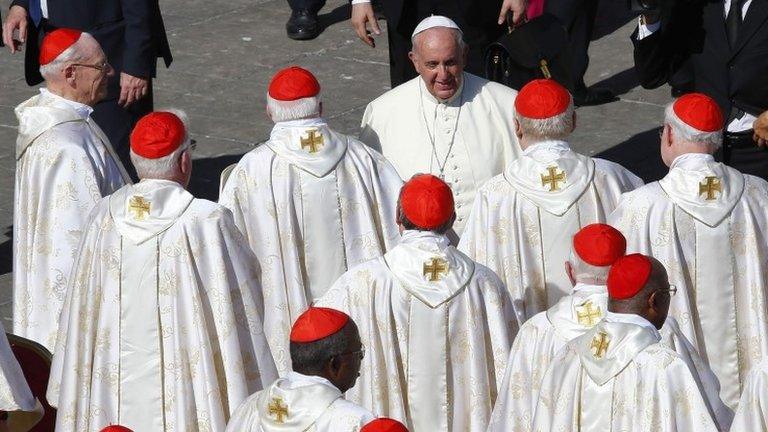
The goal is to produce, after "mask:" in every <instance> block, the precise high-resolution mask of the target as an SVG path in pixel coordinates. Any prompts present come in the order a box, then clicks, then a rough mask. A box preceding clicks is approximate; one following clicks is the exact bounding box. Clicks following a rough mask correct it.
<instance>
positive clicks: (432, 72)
mask: <svg viewBox="0 0 768 432" xmlns="http://www.w3.org/2000/svg"><path fill="white" fill-rule="evenodd" d="M408 56H409V57H410V59H411V61H412V62H413V66H414V67H415V68H416V72H418V73H419V75H421V79H422V80H424V84H425V85H426V87H427V90H428V91H429V93H431V94H432V96H434V97H436V98H437V99H440V100H446V99H450V98H451V97H453V95H455V94H456V91H457V90H458V89H459V87H460V86H461V80H462V73H463V72H464V66H465V65H466V60H467V49H466V47H462V45H461V44H460V43H459V41H458V39H457V30H455V29H449V28H446V27H435V28H431V29H429V30H425V31H423V32H421V33H419V34H418V35H417V36H416V39H415V41H414V45H413V51H411V52H410V53H409V54H408Z"/></svg>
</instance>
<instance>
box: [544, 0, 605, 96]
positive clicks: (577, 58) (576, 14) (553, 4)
mask: <svg viewBox="0 0 768 432" xmlns="http://www.w3.org/2000/svg"><path fill="white" fill-rule="evenodd" d="M597 6H598V0H547V1H546V2H545V4H544V8H545V12H547V13H550V14H552V15H554V16H555V18H557V19H558V20H560V22H561V23H563V25H564V26H565V28H566V29H567V30H568V35H569V37H570V42H569V44H568V45H569V46H568V51H569V52H570V54H571V63H572V69H571V72H572V73H573V75H572V76H573V82H574V84H575V86H574V88H575V89H576V90H579V89H584V88H585V87H586V86H585V85H584V74H585V73H586V72H587V67H589V43H590V41H591V40H592V33H593V30H594V28H595V16H596V15H597Z"/></svg>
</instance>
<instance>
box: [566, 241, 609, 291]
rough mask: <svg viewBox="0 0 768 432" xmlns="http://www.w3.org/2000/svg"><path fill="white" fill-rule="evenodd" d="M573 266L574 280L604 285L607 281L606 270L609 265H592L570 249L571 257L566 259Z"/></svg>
mask: <svg viewBox="0 0 768 432" xmlns="http://www.w3.org/2000/svg"><path fill="white" fill-rule="evenodd" d="M568 262H569V263H571V267H572V268H573V277H574V279H576V282H581V283H583V284H588V285H605V284H606V283H607V282H608V271H609V270H610V269H611V266H594V265H592V264H588V263H587V262H586V261H584V260H583V259H581V257H580V256H579V255H578V254H577V253H575V252H574V251H573V249H571V257H570V258H569V259H568Z"/></svg>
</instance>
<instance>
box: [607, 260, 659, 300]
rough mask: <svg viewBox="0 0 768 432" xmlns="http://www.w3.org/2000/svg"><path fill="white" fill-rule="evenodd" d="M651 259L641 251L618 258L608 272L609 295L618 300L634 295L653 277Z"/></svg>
mask: <svg viewBox="0 0 768 432" xmlns="http://www.w3.org/2000/svg"><path fill="white" fill-rule="evenodd" d="M652 268H653V266H652V264H651V260H650V259H649V258H648V257H647V256H645V255H643V254H639V253H635V254H630V255H625V256H623V257H621V258H619V259H617V260H616V262H615V263H613V265H612V266H611V270H610V271H609V272H608V296H609V297H610V298H612V299H616V300H624V299H628V298H632V297H634V296H635V295H636V294H637V293H639V292H640V290H642V289H643V287H644V286H645V284H646V283H648V278H650V277H651V270H652Z"/></svg>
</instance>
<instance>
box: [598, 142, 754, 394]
mask: <svg viewBox="0 0 768 432" xmlns="http://www.w3.org/2000/svg"><path fill="white" fill-rule="evenodd" d="M766 202H768V183H766V182H765V181H764V180H762V179H759V178H757V177H753V176H749V175H743V174H741V173H740V172H738V171H736V170H734V169H732V168H729V167H727V166H725V165H723V164H721V163H718V162H715V161H714V158H713V157H712V156H711V155H707V154H686V155H682V156H680V157H678V158H677V159H675V161H674V162H673V164H672V168H671V169H670V171H669V173H668V174H667V176H666V177H664V178H663V179H662V180H660V181H659V182H655V183H651V184H648V185H647V186H645V187H643V188H640V189H638V190H637V191H634V192H632V193H629V194H627V195H625V196H624V197H622V200H621V202H620V203H619V206H618V207H617V209H616V211H615V212H614V213H613V214H612V215H611V216H610V219H609V221H610V223H611V224H612V225H614V226H616V227H617V228H619V229H620V230H621V231H622V232H623V233H624V235H625V236H626V237H627V250H629V251H637V252H642V253H646V254H650V255H652V256H654V257H656V258H658V259H659V261H661V262H662V263H663V264H664V265H665V267H666V268H667V272H668V273H669V279H670V282H671V283H672V284H674V285H675V286H676V287H677V289H678V295H676V296H675V297H673V298H672V303H671V305H670V315H671V316H674V317H676V318H677V320H678V322H679V323H680V327H681V329H682V331H683V333H684V334H685V335H686V336H687V337H688V338H689V339H690V340H691V341H692V342H693V344H694V346H695V347H696V348H697V349H698V351H699V353H701V356H702V357H703V358H704V359H705V361H707V362H708V364H709V365H710V366H711V367H712V370H713V371H714V372H715V374H716V375H717V377H718V378H719V380H720V385H721V391H720V395H721V397H722V398H723V400H724V401H725V403H726V404H728V406H730V407H731V408H734V409H735V408H736V406H737V405H738V400H739V395H740V394H741V392H742V384H743V379H744V377H745V376H746V374H747V373H748V372H749V371H750V370H751V369H752V368H753V367H755V366H756V365H757V364H759V363H760V361H761V360H762V359H764V358H766V356H767V354H768V315H766V313H765V311H766V307H767V306H766V296H768V250H766V247H765V245H766V244H768V240H767V239H766V237H765V234H764V233H765V232H766V230H767V229H768V216H766V212H765V203H766Z"/></svg>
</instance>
